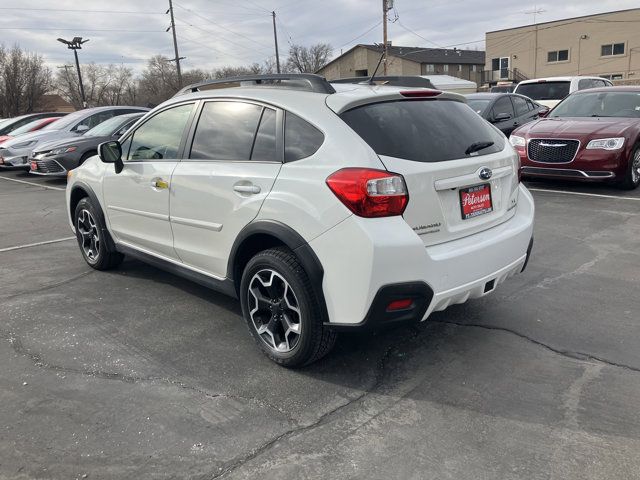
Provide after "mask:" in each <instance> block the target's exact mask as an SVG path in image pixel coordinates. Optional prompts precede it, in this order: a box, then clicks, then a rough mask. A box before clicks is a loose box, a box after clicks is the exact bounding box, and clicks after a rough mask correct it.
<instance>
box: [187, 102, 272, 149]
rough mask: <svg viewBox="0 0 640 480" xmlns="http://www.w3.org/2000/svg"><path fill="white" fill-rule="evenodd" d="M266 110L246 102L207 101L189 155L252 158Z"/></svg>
mask: <svg viewBox="0 0 640 480" xmlns="http://www.w3.org/2000/svg"><path fill="white" fill-rule="evenodd" d="M262 110H263V107H261V106H259V105H254V104H252V103H244V102H207V103H205V105H204V107H203V108H202V113H201V114H200V119H199V120H198V126H197V127H196V133H195V135H194V137H193V144H192V146H191V155H190V157H189V158H191V159H194V160H200V159H208V160H249V159H250V158H251V149H252V147H253V140H254V137H255V135H256V131H257V129H258V123H259V122H260V117H261V115H262Z"/></svg>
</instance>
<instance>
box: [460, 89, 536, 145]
mask: <svg viewBox="0 0 640 480" xmlns="http://www.w3.org/2000/svg"><path fill="white" fill-rule="evenodd" d="M465 97H466V98H467V103H468V104H469V106H470V107H471V108H472V109H473V110H475V112H476V113H477V114H478V115H480V116H481V117H482V118H484V119H485V120H487V121H488V122H489V123H493V124H494V125H495V126H496V127H497V128H498V129H499V130H500V131H501V132H502V133H504V134H505V135H506V136H507V137H508V136H509V135H511V132H513V131H514V130H515V129H516V128H518V127H519V126H520V125H524V124H525V123H528V122H532V121H533V120H536V119H537V118H540V115H542V116H544V115H545V114H546V113H547V112H548V110H549V108H547V107H543V106H542V105H540V104H538V103H536V102H534V101H533V100H531V99H529V98H527V97H524V96H522V95H516V94H514V93H472V94H470V95H465Z"/></svg>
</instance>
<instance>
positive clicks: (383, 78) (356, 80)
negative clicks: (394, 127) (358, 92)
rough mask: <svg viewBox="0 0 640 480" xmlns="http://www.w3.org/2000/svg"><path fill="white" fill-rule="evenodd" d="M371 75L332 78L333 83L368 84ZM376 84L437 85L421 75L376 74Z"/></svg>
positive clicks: (431, 86)
mask: <svg viewBox="0 0 640 480" xmlns="http://www.w3.org/2000/svg"><path fill="white" fill-rule="evenodd" d="M369 78H370V77H348V78H339V79H336V80H331V83H337V84H341V83H350V84H367V83H368V82H369ZM374 83H375V84H376V85H388V86H395V87H423V88H434V89H435V86H434V85H433V83H431V81H430V80H429V79H428V78H424V77H421V76H419V75H376V77H375V78H374Z"/></svg>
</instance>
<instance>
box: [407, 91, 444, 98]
mask: <svg viewBox="0 0 640 480" xmlns="http://www.w3.org/2000/svg"><path fill="white" fill-rule="evenodd" d="M441 93H442V92H441V91H440V90H426V89H425V90H402V91H401V92H400V95H402V96H403V97H407V98H425V97H437V96H438V95H440V94H441Z"/></svg>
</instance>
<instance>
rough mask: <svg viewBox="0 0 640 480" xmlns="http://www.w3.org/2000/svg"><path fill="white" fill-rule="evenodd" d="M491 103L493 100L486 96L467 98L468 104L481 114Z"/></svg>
mask: <svg viewBox="0 0 640 480" xmlns="http://www.w3.org/2000/svg"><path fill="white" fill-rule="evenodd" d="M489 103H491V100H489V99H486V98H467V105H469V107H471V110H473V111H474V112H476V113H479V114H482V112H484V111H485V109H486V108H487V106H488V105H489Z"/></svg>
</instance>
